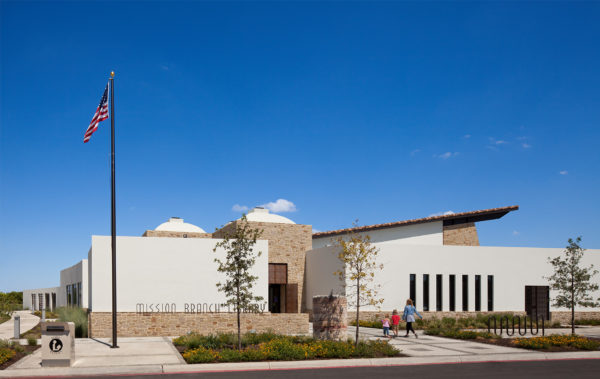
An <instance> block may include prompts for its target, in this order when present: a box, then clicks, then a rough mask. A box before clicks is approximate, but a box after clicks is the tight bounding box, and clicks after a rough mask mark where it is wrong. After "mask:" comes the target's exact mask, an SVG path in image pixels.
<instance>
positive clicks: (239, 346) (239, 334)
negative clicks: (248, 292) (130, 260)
mask: <svg viewBox="0 0 600 379" xmlns="http://www.w3.org/2000/svg"><path fill="white" fill-rule="evenodd" d="M237 327H238V350H242V332H241V330H242V328H241V325H240V308H239V307H238V309H237Z"/></svg>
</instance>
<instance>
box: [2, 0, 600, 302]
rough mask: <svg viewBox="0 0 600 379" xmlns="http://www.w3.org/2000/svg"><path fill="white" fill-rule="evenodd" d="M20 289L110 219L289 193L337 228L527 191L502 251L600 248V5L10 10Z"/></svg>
mask: <svg viewBox="0 0 600 379" xmlns="http://www.w3.org/2000/svg"><path fill="white" fill-rule="evenodd" d="M0 11H1V19H0V25H1V26H0V28H1V29H0V31H1V37H0V38H1V46H0V47H1V73H0V86H1V99H0V105H1V116H0V121H1V129H0V202H1V203H0V256H1V257H0V258H1V260H0V262H1V263H0V291H8V290H20V289H23V288H36V287H45V286H55V285H58V282H59V277H58V272H59V271H60V270H61V269H63V268H66V267H68V266H71V265H73V264H75V263H77V262H78V261H79V260H81V259H83V258H87V252H88V249H89V246H90V242H91V235H92V234H96V235H108V234H110V208H109V204H110V191H109V184H110V161H109V155H110V123H109V122H108V121H105V122H103V123H101V124H100V126H99V130H98V131H97V132H96V134H94V136H93V137H92V139H91V142H90V143H88V144H83V142H82V139H83V134H84V132H85V129H86V128H87V126H88V123H89V121H90V119H91V117H92V115H93V113H94V111H95V108H96V106H97V105H98V102H99V100H100V97H101V95H102V91H103V90H104V87H105V85H106V82H107V78H108V74H109V72H110V71H111V70H115V71H116V80H115V81H116V85H115V90H116V96H115V100H116V118H115V120H116V127H117V231H118V234H119V235H134V236H137V235H141V234H142V233H143V232H144V230H146V229H153V228H155V227H156V226H157V225H158V224H160V223H162V222H164V221H166V220H167V219H168V217H170V216H179V217H183V218H184V219H185V220H186V221H189V222H191V223H194V224H196V225H199V226H201V227H202V228H204V229H205V230H207V231H209V232H210V231H213V230H214V228H215V227H217V226H220V225H223V224H224V223H226V222H228V221H230V220H232V219H235V218H237V217H239V212H236V211H234V210H233V209H232V207H233V206H234V205H236V204H238V205H241V206H248V207H252V206H255V205H260V204H265V203H268V202H274V201H276V200H277V199H285V200H287V201H290V202H292V203H293V204H294V205H295V207H296V211H295V212H288V213H282V215H284V216H286V217H289V218H291V219H293V220H294V221H296V222H298V223H303V224H311V225H313V227H314V228H315V229H317V230H321V231H324V230H330V229H337V228H340V227H347V226H349V225H351V223H352V221H353V220H354V219H357V218H358V219H359V222H360V223H361V224H363V225H366V224H373V223H382V222H389V221H397V220H403V219H408V218H418V217H426V216H428V215H431V214H434V213H439V212H446V211H454V212H461V211H470V210H476V209H484V208H492V207H498V206H506V205H513V204H518V205H520V206H521V209H520V210H519V211H517V212H512V213H510V214H509V215H507V216H505V217H504V218H503V219H500V220H497V221H488V222H483V223H480V224H479V233H480V240H481V243H482V244H485V245H505V246H540V247H563V246H565V245H566V241H567V239H568V238H569V237H574V236H577V235H582V236H583V242H584V244H583V245H584V247H587V248H600V234H599V233H598V232H599V225H600V224H599V222H598V215H599V214H600V201H599V198H600V196H599V193H600V191H599V187H600V186H599V185H600V175H599V173H600V170H599V167H600V150H599V147H600V128H599V126H600V47H599V46H600V45H599V41H600V23H599V22H598V20H599V19H600V3H575V4H573V3H547V4H544V3H524V4H517V3H506V4H503V3H483V4H477V3H470V2H469V3H460V4H444V3H442V4H436V3H426V4H406V3H379V4H378V3H328V4H318V3H305V4H302V3H293V4H287V3H194V2H183V3H177V4H171V3H169V4H166V3H157V2H151V3H141V2H130V3H123V4H120V3H102V2H89V3H79V2H64V3H49V2H44V3H27V2H8V1H2V3H1V8H0Z"/></svg>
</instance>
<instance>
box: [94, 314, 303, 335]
mask: <svg viewBox="0 0 600 379" xmlns="http://www.w3.org/2000/svg"><path fill="white" fill-rule="evenodd" d="M236 317H237V316H236V314H235V313H146V314H143V313H136V312H120V313H118V314H117V333H118V335H119V336H121V337H149V336H163V337H166V336H181V335H184V334H186V333H188V332H192V331H195V332H198V333H200V334H214V333H232V332H236V331H237V318H236ZM88 322H89V336H90V338H99V337H111V336H112V315H111V313H110V312H91V313H89V315H88ZM241 322H242V333H246V332H249V331H251V330H254V331H256V332H258V333H260V332H266V331H269V330H272V331H274V332H276V333H280V334H308V332H309V330H308V327H309V324H308V314H307V313H278V314H273V313H244V314H242V317H241Z"/></svg>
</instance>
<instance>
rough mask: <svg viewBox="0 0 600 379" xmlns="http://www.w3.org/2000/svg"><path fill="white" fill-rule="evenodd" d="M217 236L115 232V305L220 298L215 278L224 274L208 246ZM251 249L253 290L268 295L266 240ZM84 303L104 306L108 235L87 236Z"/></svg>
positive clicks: (124, 308)
mask: <svg viewBox="0 0 600 379" xmlns="http://www.w3.org/2000/svg"><path fill="white" fill-rule="evenodd" d="M218 241H220V240H218V239H207V238H163V237H160V238H159V237H117V310H118V311H119V312H135V311H136V304H140V303H143V304H152V305H153V307H154V306H156V305H157V304H158V305H159V307H160V306H161V305H162V304H172V303H174V304H175V306H176V311H177V312H183V311H184V309H185V308H184V307H185V304H186V303H187V304H190V303H191V304H198V303H207V304H221V303H224V302H225V300H226V299H225V297H224V295H223V294H222V293H221V292H218V291H217V287H216V283H217V282H219V281H221V282H223V281H224V280H225V276H224V275H223V274H221V273H218V272H217V264H216V263H215V262H214V259H215V258H220V259H223V258H224V256H225V254H224V251H223V250H222V249H219V250H218V251H217V252H216V253H214V252H213V248H214V247H215V244H216V243H217V242H218ZM255 251H261V252H262V255H261V256H260V257H258V258H257V259H256V264H255V266H254V268H253V269H252V270H251V272H252V274H253V275H256V276H258V281H257V283H256V285H255V287H254V294H255V295H258V296H262V297H263V298H264V300H263V302H264V303H265V304H266V302H267V301H268V242H267V241H266V240H259V241H257V243H256V245H255ZM88 260H89V263H90V264H89V272H90V307H91V309H92V311H94V312H110V311H111V310H112V298H111V293H112V292H111V291H112V287H111V239H110V237H109V236H92V248H91V250H90V253H89V257H88Z"/></svg>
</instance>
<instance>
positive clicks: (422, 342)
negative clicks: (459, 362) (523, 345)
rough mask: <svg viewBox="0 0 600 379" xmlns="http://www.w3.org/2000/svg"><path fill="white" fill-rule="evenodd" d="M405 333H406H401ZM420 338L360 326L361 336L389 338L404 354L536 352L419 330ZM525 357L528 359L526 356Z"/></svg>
mask: <svg viewBox="0 0 600 379" xmlns="http://www.w3.org/2000/svg"><path fill="white" fill-rule="evenodd" d="M350 328H351V327H348V329H349V330H348V333H349V334H350V333H352V334H353V335H354V333H355V330H356V329H355V328H354V327H352V330H350ZM400 335H401V336H402V335H404V333H400ZM417 335H418V336H419V338H415V337H414V335H412V333H411V335H410V337H408V338H404V337H397V338H392V339H388V338H385V337H383V336H382V331H381V330H379V329H372V328H360V337H361V338H365V339H370V340H388V341H389V343H390V344H391V345H393V346H395V347H396V348H397V349H398V350H402V353H403V354H406V355H409V356H411V357H434V356H437V357H444V356H453V357H459V356H460V357H469V356H470V357H473V356H490V355H494V356H496V355H498V354H515V353H516V354H521V355H523V356H524V357H525V356H527V355H529V354H534V353H535V352H534V351H533V350H526V349H518V348H514V347H504V346H496V345H487V344H482V343H479V342H471V341H464V340H455V339H450V338H444V337H436V336H428V335H425V334H423V332H422V331H420V330H419V331H417ZM524 359H527V358H526V357H525V358H524Z"/></svg>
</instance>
